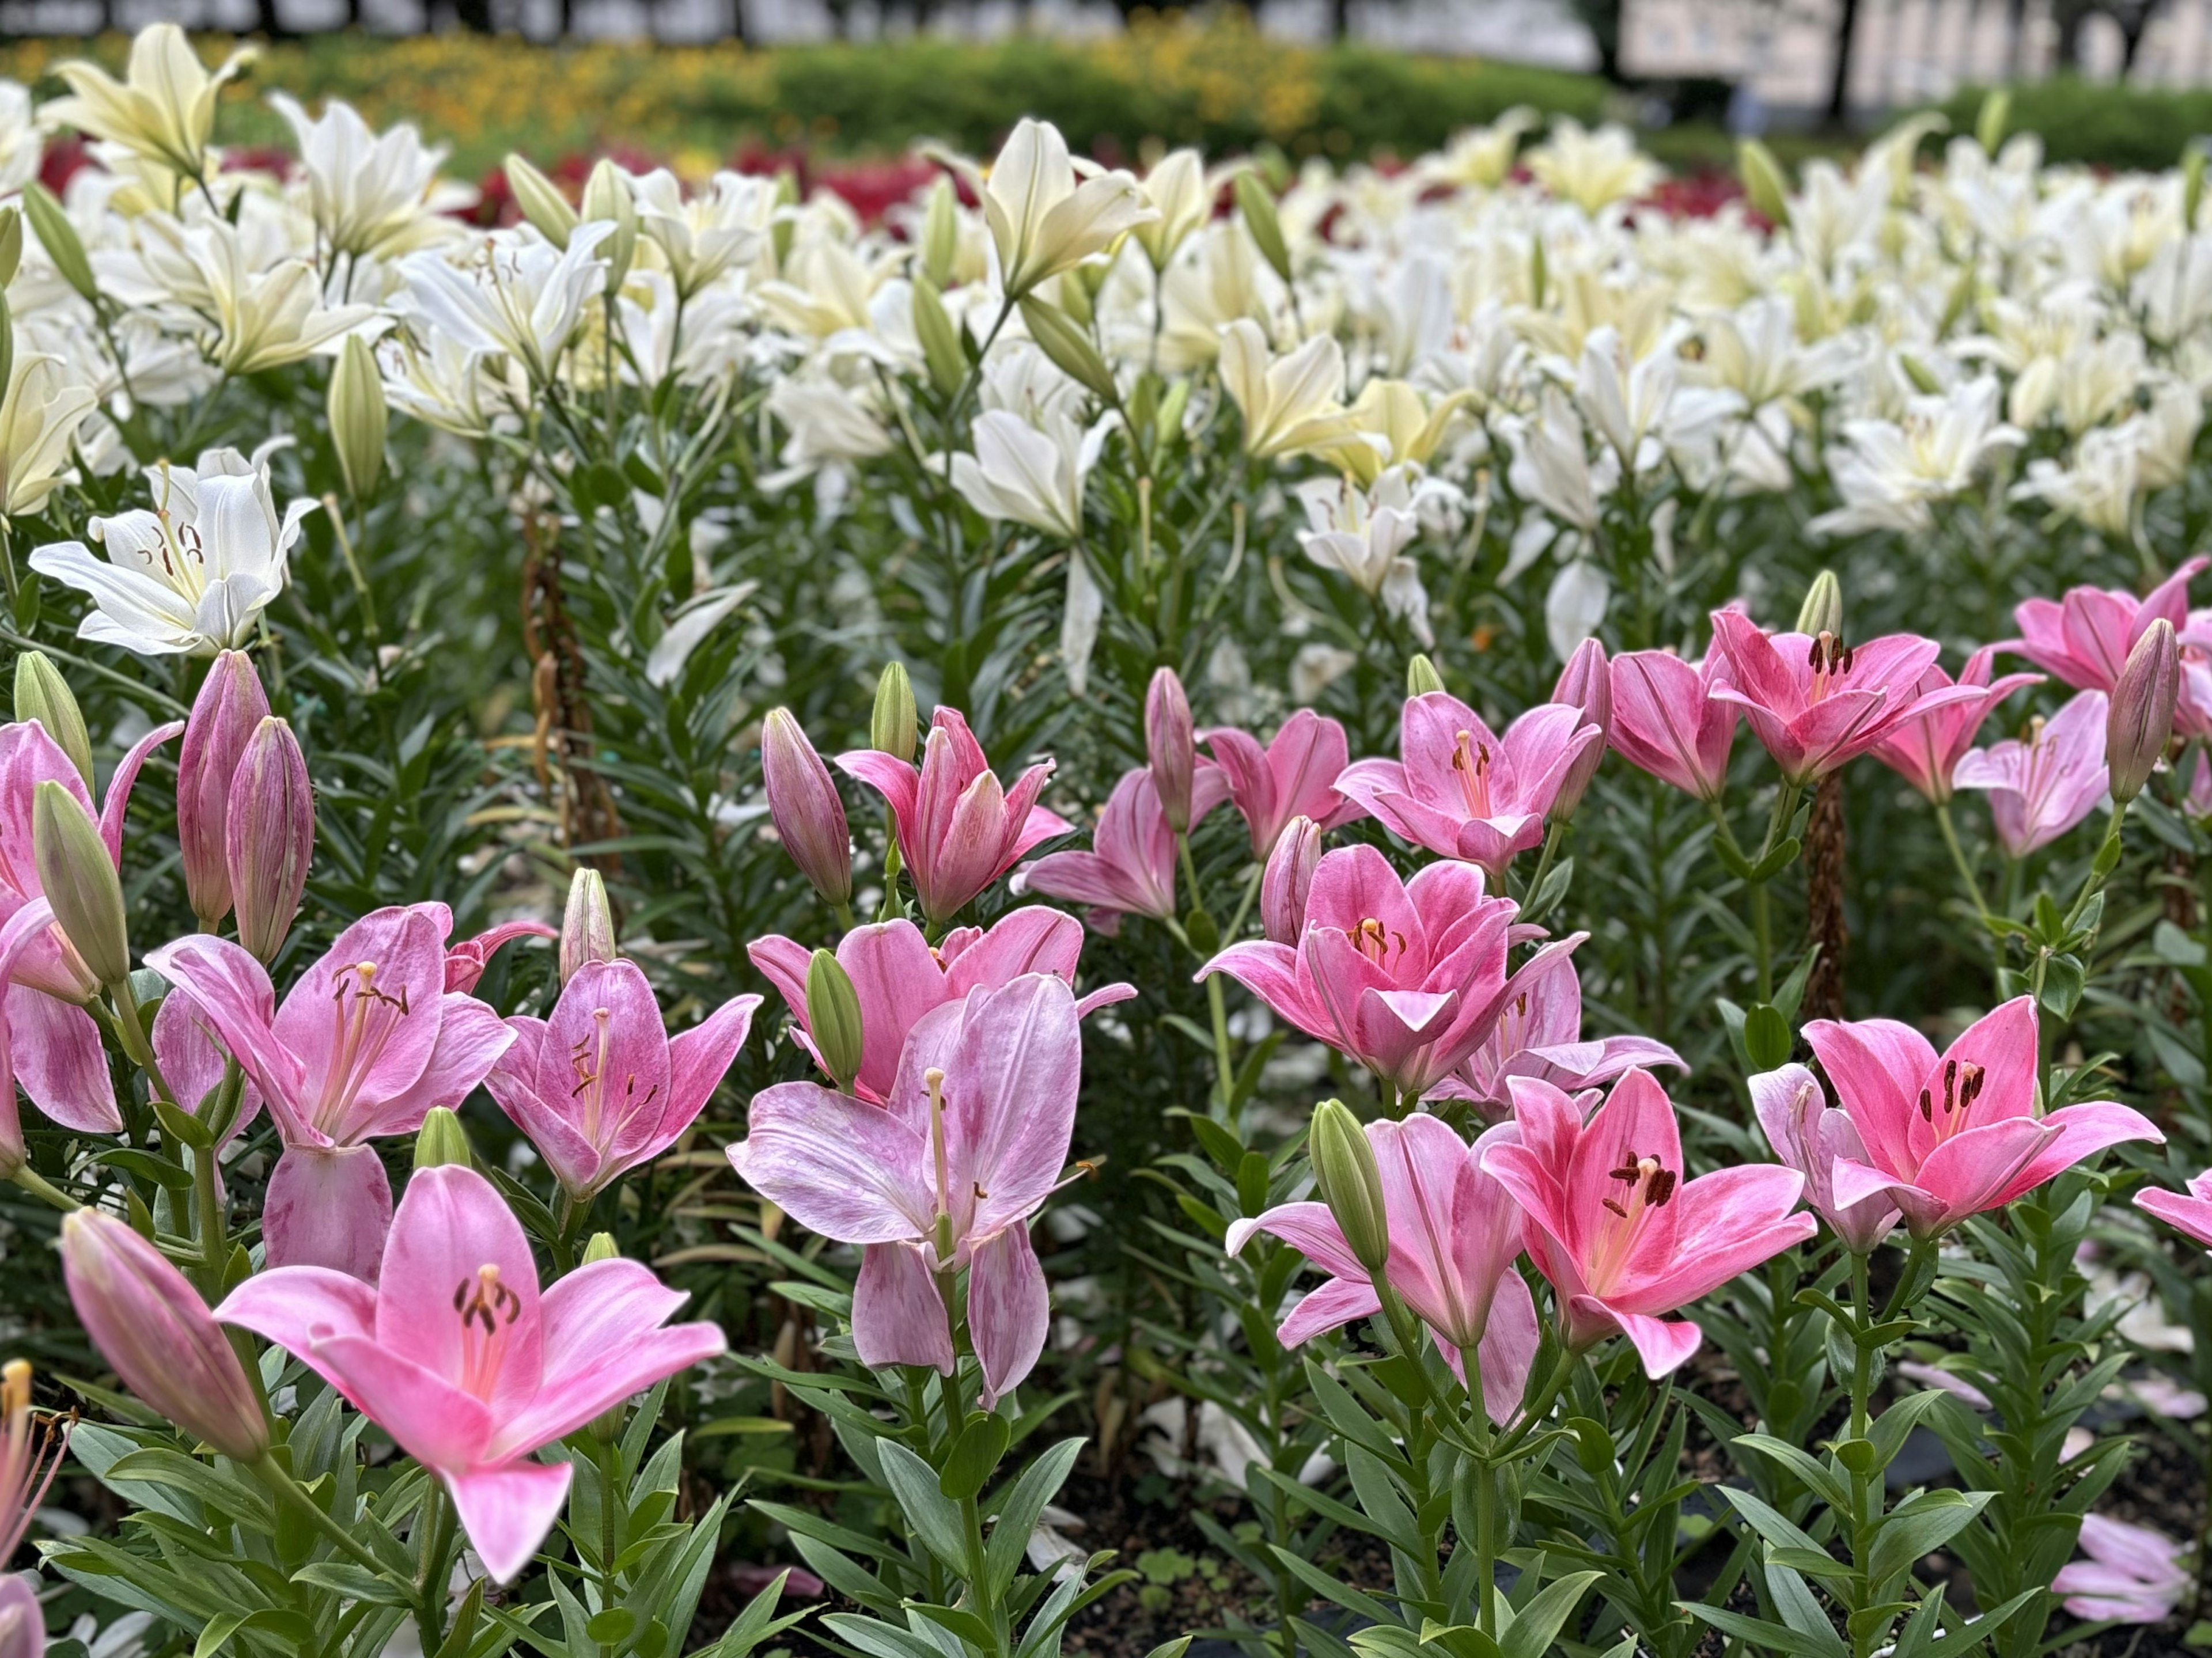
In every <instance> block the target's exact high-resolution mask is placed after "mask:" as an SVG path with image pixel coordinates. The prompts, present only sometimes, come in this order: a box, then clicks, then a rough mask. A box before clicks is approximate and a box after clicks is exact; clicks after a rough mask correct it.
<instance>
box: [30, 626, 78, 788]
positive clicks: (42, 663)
mask: <svg viewBox="0 0 2212 1658" xmlns="http://www.w3.org/2000/svg"><path fill="white" fill-rule="evenodd" d="M15 718H16V719H17V720H37V721H38V722H39V724H40V725H41V726H45V727H46V735H47V736H49V737H51V738H53V739H54V744H55V746H56V747H58V749H60V750H61V751H62V752H63V753H64V754H65V755H67V756H69V762H70V764H71V765H72V766H75V767H76V774H77V775H78V776H79V777H82V779H84V786H85V787H87V788H90V787H91V786H92V734H91V733H90V732H88V731H86V730H85V728H84V711H83V710H82V709H81V708H78V707H77V705H76V692H74V691H72V690H71V689H70V688H69V681H67V680H66V679H64V678H63V677H62V671H61V670H60V669H59V668H57V667H56V666H54V664H53V659H52V658H51V657H49V656H48V655H47V654H46V653H45V652H44V651H25V652H24V653H22V654H21V656H19V657H17V658H16V659H15Z"/></svg>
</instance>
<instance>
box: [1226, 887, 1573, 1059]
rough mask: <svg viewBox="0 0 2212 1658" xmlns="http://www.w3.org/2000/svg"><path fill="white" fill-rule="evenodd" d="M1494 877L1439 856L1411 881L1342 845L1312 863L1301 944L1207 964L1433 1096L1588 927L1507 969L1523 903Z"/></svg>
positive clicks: (1258, 948) (1239, 951) (1271, 946)
mask: <svg viewBox="0 0 2212 1658" xmlns="http://www.w3.org/2000/svg"><path fill="white" fill-rule="evenodd" d="M1485 881H1486V878H1485V877H1484V875H1483V872H1482V871H1481V870H1480V869H1479V868H1478V867H1476V866H1475V865H1473V864H1461V863H1437V864H1431V865H1427V866H1426V867H1425V868H1424V869H1422V870H1421V871H1420V872H1419V873H1418V874H1416V875H1415V876H1414V877H1413V879H1412V880H1410V881H1405V882H1401V881H1400V880H1399V878H1398V877H1397V874H1396V873H1395V872H1394V871H1393V870H1392V869H1391V867H1390V865H1389V863H1388V862H1387V861H1386V860H1385V859H1383V854H1382V853H1380V852H1378V851H1376V849H1375V848H1374V847H1369V846H1357V847H1339V848H1338V849H1337V850H1336V851H1334V852H1329V853H1322V859H1321V862H1320V863H1319V864H1318V865H1316V866H1315V869H1314V877H1313V885H1312V887H1311V888H1310V890H1308V892H1307V895H1306V916H1305V933H1304V937H1303V938H1300V939H1299V940H1298V942H1297V944H1296V945H1295V946H1293V945H1290V944H1275V943H1273V942H1271V941H1268V940H1265V939H1253V940H1249V941H1248V942H1246V943H1243V944H1231V946H1230V947H1229V948H1228V949H1226V950H1223V951H1222V952H1221V953H1220V954H1219V955H1218V956H1216V957H1214V958H1213V959H1212V961H1210V962H1208V963H1206V965H1205V966H1204V967H1203V968H1201V969H1199V972H1198V977H1200V979H1203V978H1205V977H1206V976H1207V975H1209V974H1213V973H1226V974H1227V975H1229V976H1230V977H1231V978H1232V979H1234V980H1236V981H1237V983H1239V984H1241V985H1243V987H1245V988H1246V989H1247V990H1249V991H1250V992H1251V993H1253V994H1254V995H1255V996H1257V997H1259V998H1260V999H1261V1000H1262V1001H1264V1002H1265V1003H1267V1005H1268V1006H1269V1007H1271V1008H1273V1009H1274V1011H1276V1012H1277V1013H1278V1014H1279V1015H1280V1016H1281V1017H1284V1018H1285V1019H1287V1020H1288V1021H1290V1023H1292V1024H1294V1025H1296V1026H1297V1028H1298V1029H1301V1030H1303V1031H1304V1032H1305V1033H1306V1035H1309V1036H1312V1037H1314V1038H1316V1040H1317V1041H1320V1042H1327V1043H1328V1045H1329V1046H1330V1047H1332V1048H1335V1049H1336V1050H1337V1051H1338V1052H1340V1053H1341V1054H1345V1055H1346V1056H1347V1057H1348V1058H1350V1059H1352V1060H1356V1061H1357V1062H1358V1063H1359V1064H1361V1065H1364V1066H1366V1067H1367V1068H1368V1069H1369V1070H1370V1071H1371V1072H1374V1073H1375V1074H1376V1077H1378V1078H1381V1079H1382V1080H1383V1082H1384V1083H1386V1084H1389V1086H1390V1087H1391V1088H1393V1089H1395V1090H1396V1091H1397V1093H1398V1094H1399V1095H1400V1096H1401V1097H1404V1098H1407V1099H1419V1098H1422V1097H1425V1096H1427V1095H1428V1094H1429V1093H1431V1091H1433V1090H1436V1088H1437V1085H1438V1084H1440V1083H1442V1082H1443V1080H1444V1078H1446V1077H1448V1076H1449V1075H1450V1074H1451V1072H1453V1071H1455V1070H1456V1069H1457V1068H1458V1067H1459V1066H1460V1065H1461V1063H1462V1061H1464V1060H1466V1058H1467V1056H1468V1054H1471V1053H1473V1052H1474V1050H1475V1049H1476V1048H1479V1047H1480V1046H1481V1045H1482V1043H1483V1042H1484V1041H1485V1040H1486V1039H1487V1038H1488V1036H1489V1035H1490V1033H1491V1032H1492V1030H1493V1029H1496V1028H1497V1024H1498V1018H1499V1017H1500V1016H1501V1015H1503V1014H1504V1011H1505V1010H1506V1009H1507V1007H1509V1006H1510V1005H1511V1004H1512V1002H1513V1000H1514V999H1515V998H1516V996H1518V995H1519V994H1521V993H1522V991H1523V990H1525V989H1527V988H1528V987H1530V986H1532V985H1534V983H1535V982H1536V981H1538V980H1540V979H1541V978H1542V977H1543V976H1544V975H1546V974H1547V973H1549V972H1551V971H1553V969H1555V968H1556V967H1557V966H1558V965H1559V963H1561V962H1563V961H1564V960H1565V957H1566V956H1567V954H1568V952H1570V951H1571V950H1573V949H1574V948H1575V946H1576V945H1577V944H1580V943H1581V942H1582V941H1583V938H1585V937H1587V936H1588V935H1587V934H1584V933H1580V932H1577V933H1576V934H1574V935H1573V936H1572V937H1571V938H1565V939H1560V940H1557V941H1555V942H1553V943H1551V944H1546V945H1545V946H1544V947H1543V948H1542V949H1541V950H1538V951H1537V952H1536V954H1535V955H1534V956H1532V957H1529V959H1528V961H1526V962H1524V963H1522V965H1521V966H1520V967H1519V968H1518V969H1516V970H1515V971H1514V972H1513V973H1512V974H1510V975H1508V974H1507V972H1506V970H1505V968H1506V955H1507V951H1508V949H1509V948H1510V945H1511V944H1514V943H1516V942H1517V939H1516V936H1515V935H1516V929H1515V927H1514V926H1513V918H1514V917H1515V916H1516V915H1517V914H1520V907H1519V906H1518V905H1516V903H1514V902H1513V901H1512V900H1511V899H1510V898H1493V897H1492V896H1489V895H1488V894H1487V893H1486V891H1485V890H1484V888H1485Z"/></svg>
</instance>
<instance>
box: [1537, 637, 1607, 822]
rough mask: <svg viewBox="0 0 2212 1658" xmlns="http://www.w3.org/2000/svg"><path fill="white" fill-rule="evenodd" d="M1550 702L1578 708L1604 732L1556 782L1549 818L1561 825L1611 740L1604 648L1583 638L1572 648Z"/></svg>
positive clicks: (1586, 788) (1572, 811) (1580, 798)
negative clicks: (1554, 819) (1572, 652)
mask: <svg viewBox="0 0 2212 1658" xmlns="http://www.w3.org/2000/svg"><path fill="white" fill-rule="evenodd" d="M1552 701H1554V702H1565V703H1566V704H1567V705H1568V706H1569V707H1571V708H1580V709H1581V710H1582V711H1583V720H1585V721H1586V722H1588V723H1589V724H1590V725H1593V726H1596V727H1597V728H1598V730H1599V731H1601V732H1603V733H1604V735H1603V736H1602V737H1601V738H1599V739H1598V740H1597V741H1596V742H1595V743H1593V744H1590V745H1589V747H1588V748H1586V749H1584V750H1583V751H1582V753H1581V754H1579V755H1578V756H1576V758H1575V762H1574V763H1573V764H1572V765H1571V766H1569V767H1568V768H1567V774H1566V776H1565V778H1564V779H1562V780H1560V783H1559V794H1558V796H1557V797H1556V798H1555V799H1553V802H1552V816H1553V817H1556V818H1558V819H1559V820H1560V821H1561V822H1563V823H1564V822H1565V820H1566V819H1568V818H1570V817H1573V816H1574V815H1575V810H1576V808H1577V807H1578V806H1580V805H1582V803H1583V794H1584V793H1587V792H1588V791H1589V786H1590V780H1591V779H1592V778H1594V777H1595V776H1596V775H1597V768H1598V764H1599V762H1601V761H1602V760H1603V759H1604V758H1605V750H1606V744H1607V743H1609V742H1611V741H1612V740H1613V675H1612V672H1611V671H1610V670H1609V669H1608V668H1607V665H1606V659H1605V647H1604V646H1602V645H1601V644H1599V643H1598V642H1597V641H1596V640H1595V639H1585V640H1584V641H1583V642H1582V643H1581V644H1579V645H1577V646H1576V647H1575V653H1574V654H1573V655H1572V656H1571V657H1569V658H1568V659H1567V665H1566V671H1565V672H1563V673H1562V674H1560V676H1559V683H1558V684H1557V685H1555V686H1553V688H1552Z"/></svg>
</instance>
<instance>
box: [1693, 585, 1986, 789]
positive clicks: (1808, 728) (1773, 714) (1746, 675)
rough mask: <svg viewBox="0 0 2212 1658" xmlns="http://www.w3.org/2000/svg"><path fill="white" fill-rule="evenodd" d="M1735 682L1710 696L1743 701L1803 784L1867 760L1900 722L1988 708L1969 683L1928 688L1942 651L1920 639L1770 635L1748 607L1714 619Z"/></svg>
mask: <svg viewBox="0 0 2212 1658" xmlns="http://www.w3.org/2000/svg"><path fill="white" fill-rule="evenodd" d="M1713 642H1714V644H1715V645H1716V646H1717V647H1718V648H1719V649H1720V650H1721V651H1723V653H1725V654H1726V655H1727V657H1728V660H1729V683H1728V684H1726V685H1722V686H1717V687H1716V688H1715V689H1714V691H1713V695H1715V696H1717V697H1719V698H1720V699H1721V700H1723V701H1729V702H1734V703H1736V704H1738V705H1739V706H1740V707H1741V708H1742V709H1743V711H1744V717H1745V719H1747V720H1749V721H1750V722H1751V729H1752V731H1753V734H1755V735H1756V736H1757V737H1758V738H1759V741H1760V742H1761V743H1763V744H1765V745H1766V751H1767V752H1768V753H1769V754H1771V755H1772V756H1774V759H1775V763H1776V764H1778V765H1779V766H1780V767H1781V768H1782V774H1783V776H1784V778H1785V779H1787V780H1789V781H1790V782H1791V783H1792V784H1795V785H1796V786H1799V787H1801V788H1802V787H1804V786H1807V785H1809V784H1812V783H1814V782H1817V781H1818V780H1820V779H1821V778H1823V777H1825V776H1826V775H1827V774H1829V773H1830V772H1832V771H1834V770H1835V769H1837V768H1838V767H1840V766H1842V765H1844V763H1845V762H1848V761H1850V760H1852V759H1855V758H1857V756H1860V755H1862V754H1864V753H1865V752H1866V751H1867V750H1869V749H1871V748H1872V747H1874V745H1875V744H1877V743H1879V742H1881V739H1882V738H1884V737H1886V736H1887V735H1888V734H1889V733H1890V732H1892V731H1893V730H1894V729H1895V728H1896V727H1897V726H1899V724H1900V723H1901V722H1902V721H1904V720H1906V719H1909V718H1911V717H1912V716H1914V715H1917V714H1931V713H1933V712H1935V711H1936V709H1938V708H1945V707H1948V706H1950V705H1952V704H1954V703H1961V702H1972V703H1973V704H1975V705H1977V706H1979V705H1981V704H1982V703H1983V702H1984V700H1985V699H1984V694H1983V693H1982V692H1980V691H1978V690H1976V689H1971V688H1969V687H1966V686H1963V685H1955V686H1951V687H1948V688H1939V689H1934V690H1927V691H1923V689H1921V682H1922V676H1923V675H1924V674H1926V672H1927V671H1928V670H1929V668H1931V667H1933V666H1934V665H1935V663H1936V654H1937V653H1938V652H1939V651H1940V650H1941V649H1942V647H1941V646H1939V645H1937V644H1936V641H1934V640H1932V639H1923V638H1921V637H1920V636H1919V635H1916V634H1891V635H1887V636H1886V637H1884V638H1881V639H1870V640H1869V641H1867V642H1866V643H1865V644H1863V645H1857V646H1852V645H1846V644H1844V642H1843V641H1841V640H1840V639H1838V638H1837V637H1836V636H1835V635H1833V634H1829V633H1823V634H1822V635H1820V637H1819V638H1817V639H1813V638H1808V636H1806V635H1803V634H1800V633H1778V634H1769V633H1767V632H1766V631H1765V629H1762V628H1760V627H1759V624H1758V623H1755V622H1753V620H1752V619H1751V618H1750V617H1749V616H1746V615H1744V614H1743V612H1742V611H1741V610H1716V611H1714V612H1713Z"/></svg>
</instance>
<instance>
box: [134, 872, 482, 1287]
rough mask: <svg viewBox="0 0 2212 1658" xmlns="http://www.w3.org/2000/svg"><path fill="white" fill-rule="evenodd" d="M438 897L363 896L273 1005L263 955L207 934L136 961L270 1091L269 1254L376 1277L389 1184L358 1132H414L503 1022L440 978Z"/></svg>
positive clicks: (456, 1089) (450, 1099)
mask: <svg viewBox="0 0 2212 1658" xmlns="http://www.w3.org/2000/svg"><path fill="white" fill-rule="evenodd" d="M451 932H453V912H452V911H451V910H449V909H447V908H446V906H445V905H443V904H435V903H430V904H408V905H404V906H394V907H392V908H388V909H380V910H374V911H372V912H370V913H369V914H367V915H364V916H363V917H362V919H361V920H358V921H356V922H355V923H354V924H353V925H352V926H349V927H348V928H347V929H346V930H345V931H344V932H341V933H340V934H339V935H338V937H337V943H335V944H332V945H331V950H330V953H329V954H328V955H326V956H325V957H323V958H322V959H321V960H320V961H319V962H317V963H315V964H314V965H313V967H311V968H309V969H307V972H306V973H304V974H303V975H301V977H300V979H299V981H298V982H297V983H295V985H294V986H293V987H292V989H291V991H290V993H289V994H288V995H286V997H285V998H284V1001H283V1005H282V1006H281V1007H280V1006H278V1005H277V1003H276V990H275V988H274V987H272V986H271V985H270V982H269V975H268V974H267V972H266V971H265V970H264V969H263V968H262V965H261V963H258V962H257V961H256V960H254V959H253V957H252V956H251V955H249V954H247V953H246V951H245V950H241V949H240V947H239V946H238V945H236V944H232V943H230V942H229V941H228V939H223V938H214V937H211V936H210V935H208V934H205V933H197V934H194V935H193V936H191V937H190V938H179V939H178V940H176V941H175V942H174V943H173V944H164V945H162V946H161V948H160V949H159V950H152V951H149V953H148V955H147V957H146V964H147V965H148V966H149V967H151V968H153V969H155V970H156V971H157V972H159V973H160V974H161V976H162V977H163V978H165V979H167V980H168V981H169V982H170V983H172V984H173V985H175V986H177V987H179V989H181V990H184V991H185V992H187V993H190V994H191V997H192V999H194V1000H195V1001H197V1003H198V1004H199V1005H200V1007H201V1009H202V1010H203V1011H204V1014H205V1016H206V1021H207V1023H209V1024H210V1025H211V1026H212V1027H213V1028H214V1029H215V1031H216V1035H217V1036H218V1037H219V1038H220V1039H221V1040H222V1046H223V1048H224V1049H225V1050H226V1051H227V1052H228V1054H230V1055H231V1057H232V1058H234V1059H235V1060H237V1061H238V1062H239V1064H240V1066H243V1067H244V1068H245V1071H246V1076H247V1077H248V1078H250V1079H251V1080H252V1083H253V1084H254V1086H255V1087H257V1088H258V1089H259V1090H261V1096H262V1098H263V1099H264V1100H265V1101H266V1102H268V1106H269V1111H270V1115H271V1116H272V1117H273V1118H275V1120H276V1128H277V1132H278V1133H279V1134H280V1135H281V1136H282V1137H283V1142H284V1152H283V1156H282V1157H279V1158H278V1159H277V1160H276V1169H275V1170H274V1171H273V1172H272V1173H271V1174H270V1177H269V1194H268V1199H267V1202H266V1206H265V1207H264V1210H263V1212H262V1235H263V1237H264V1240H265V1241H266V1242H267V1246H268V1257H269V1262H270V1265H271V1266H329V1267H334V1268H336V1269H337V1270H338V1271H340V1272H349V1273H351V1274H352V1275H353V1276H355V1277H356V1278H364V1279H373V1278H374V1276H375V1273H376V1272H377V1264H378V1261H379V1260H380V1257H381V1255H382V1254H383V1243H384V1236H385V1231H386V1228H387V1227H388V1226H389V1225H390V1224H391V1218H392V1187H391V1183H390V1181H387V1180H386V1177H385V1173H384V1164H383V1162H382V1161H381V1159H380V1158H379V1157H377V1155H376V1152H375V1151H374V1148H372V1147H371V1146H370V1145H368V1141H369V1140H371V1139H374V1138H375V1137H377V1136H379V1135H383V1134H411V1133H414V1132H415V1131H416V1129H417V1128H419V1127H422V1118H423V1115H424V1114H425V1113H427V1112H428V1111H429V1109H430V1108H432V1107H433V1106H446V1107H448V1108H451V1107H453V1106H458V1105H459V1104H460V1102H462V1101H463V1100H465V1099H466V1098H467V1097H468V1095H469V1092H470V1090H472V1089H474V1088H475V1087H476V1085H477V1084H478V1083H480V1082H482V1081H483V1079H484V1078H485V1076H486V1075H487V1074H488V1073H489V1072H490V1070H491V1068H492V1066H493V1064H494V1062H495V1061H496V1060H498V1058H499V1056H500V1055H501V1054H502V1053H504V1052H505V1051H506V1050H507V1047H508V1045H509V1044H510V1043H512V1042H513V1040H514V1035H513V1032H512V1031H510V1030H508V1029H507V1027H506V1026H505V1025H503V1024H501V1023H500V1021H499V1016H498V1015H497V1014H496V1013H494V1012H493V1011H491V1009H489V1007H486V1006H485V1005H483V1003H482V1002H479V1001H477V999H475V998H474V997H471V996H465V995H460V994H458V993H456V994H448V993H447V990H446V939H447V935H448V934H450V933H451Z"/></svg>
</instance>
